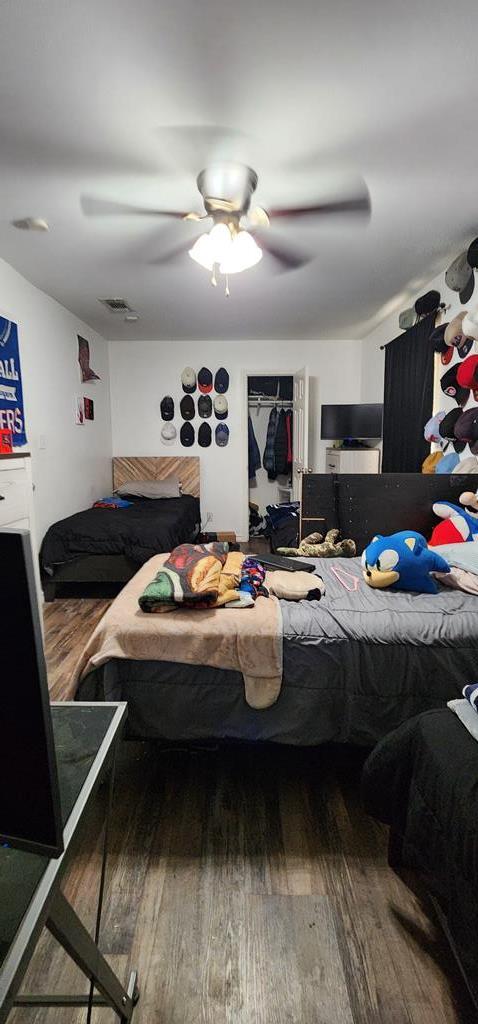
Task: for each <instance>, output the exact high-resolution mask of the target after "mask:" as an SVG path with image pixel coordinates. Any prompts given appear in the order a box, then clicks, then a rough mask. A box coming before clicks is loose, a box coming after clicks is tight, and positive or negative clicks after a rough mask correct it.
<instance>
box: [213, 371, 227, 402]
mask: <svg viewBox="0 0 478 1024" xmlns="http://www.w3.org/2000/svg"><path fill="white" fill-rule="evenodd" d="M214 387H215V389H216V391H217V393H218V394H219V395H225V394H226V391H227V389H228V387H229V374H228V372H227V370H225V369H224V367H223V366H220V367H219V369H218V371H217V373H216V376H215V378H214Z"/></svg>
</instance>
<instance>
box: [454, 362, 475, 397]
mask: <svg viewBox="0 0 478 1024" xmlns="http://www.w3.org/2000/svg"><path fill="white" fill-rule="evenodd" d="M456 379H457V381H458V384H460V386H461V387H462V388H473V390H476V389H477V388H478V356H468V359H464V360H463V362H462V363H459V365H458V369H457V373H456Z"/></svg>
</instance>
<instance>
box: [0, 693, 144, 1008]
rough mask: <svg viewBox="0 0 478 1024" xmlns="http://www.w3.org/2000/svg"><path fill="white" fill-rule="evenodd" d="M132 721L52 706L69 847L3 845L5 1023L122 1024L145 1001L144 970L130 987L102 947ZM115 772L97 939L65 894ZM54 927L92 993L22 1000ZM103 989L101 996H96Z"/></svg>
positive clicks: (0, 904)
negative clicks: (102, 789) (109, 858)
mask: <svg viewBox="0 0 478 1024" xmlns="http://www.w3.org/2000/svg"><path fill="white" fill-rule="evenodd" d="M126 716H127V705H126V704H124V703H119V704H116V703H114V704H106V703H105V704H103V703H102V704H93V703H92V704H89V703H88V704H82V703H76V702H73V703H58V704H53V705H52V722H53V734H54V741H55V750H56V757H57V764H58V777H59V785H60V799H61V810H62V821H63V829H64V844H65V849H64V853H63V854H62V855H61V857H58V858H57V859H50V858H48V857H45V856H39V855H38V854H34V853H25V852H23V851H21V850H14V849H11V848H8V847H2V848H0V1024H2V1022H3V1021H5V1020H6V1019H7V1017H8V1014H9V1012H10V1010H11V1008H12V1006H19V1005H20V1006H39V1005H41V1006H88V1018H87V1019H88V1020H89V1019H90V1016H91V1008H92V1006H98V1005H101V1006H110V1007H112V1008H113V1009H114V1010H115V1011H116V1013H117V1014H118V1016H119V1018H120V1020H121V1021H122V1022H127V1021H130V1020H131V1017H132V1013H133V1009H134V1005H135V1002H136V1001H137V998H138V991H137V986H136V973H135V972H132V973H131V976H130V979H129V982H128V987H127V989H124V988H123V986H122V985H121V983H120V981H119V980H118V978H117V977H116V975H115V974H114V972H113V971H112V970H111V968H110V966H109V964H108V963H107V961H106V960H105V959H104V957H103V956H102V954H101V953H100V951H99V949H98V945H97V943H98V937H99V928H100V922H101V908H102V901H103V891H104V881H105V868H106V855H107V838H108V819H109V812H110V809H111V802H112V795H113V783H114V760H115V752H116V747H117V744H118V742H119V740H120V739H121V735H122V732H123V727H124V724H125V721H126ZM108 772H109V774H110V786H109V800H108V810H107V815H106V822H105V840H104V849H103V863H102V870H101V879H100V895H99V903H98V913H97V920H96V931H95V938H94V939H93V938H92V937H91V936H90V934H89V932H87V930H86V929H85V927H84V925H83V924H82V923H81V921H80V919H79V918H78V916H77V914H76V913H75V911H74V910H73V908H72V907H71V905H70V904H69V903H68V901H67V900H66V898H65V896H64V895H63V893H62V891H61V889H60V881H61V878H62V876H63V874H64V872H65V869H66V867H67V865H68V862H69V855H70V854H71V852H72V846H73V845H74V844H73V840H74V838H75V836H76V834H77V832H78V829H79V826H80V824H81V821H82V818H83V815H84V813H85V811H86V809H87V808H88V806H89V804H90V801H91V800H92V798H93V796H94V794H95V792H96V790H97V788H98V786H99V784H100V783H101V781H102V780H103V779H104V777H105V775H106V774H107V773H108ZM44 925H46V927H47V928H48V929H49V931H50V932H51V933H52V934H53V935H54V937H55V938H56V939H57V940H58V941H59V942H60V943H61V945H62V946H63V947H64V949H65V950H66V951H67V953H68V954H69V955H70V956H71V957H72V959H73V960H74V961H75V963H76V964H77V965H78V966H79V967H80V968H81V970H82V971H83V973H84V974H85V975H86V977H87V978H88V979H89V981H90V993H89V995H79V996H74V995H73V996H61V995H51V996H50V995H41V996H40V995H35V994H31V995H18V989H19V986H20V984H21V981H22V978H23V975H24V974H25V971H26V969H27V967H28V963H29V961H30V959H31V956H32V954H33V951H34V949H35V945H36V943H37V940H38V937H39V935H40V932H41V930H42V928H43V926H44ZM94 989H97V990H98V991H99V992H100V993H101V996H98V995H94V994H93V990H94Z"/></svg>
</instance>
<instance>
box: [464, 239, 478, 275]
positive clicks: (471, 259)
mask: <svg viewBox="0 0 478 1024" xmlns="http://www.w3.org/2000/svg"><path fill="white" fill-rule="evenodd" d="M466 258H467V260H468V263H469V264H470V267H473V268H475V267H478V238H474V239H473V241H472V243H471V245H470V246H469V248H468V252H467V254H466Z"/></svg>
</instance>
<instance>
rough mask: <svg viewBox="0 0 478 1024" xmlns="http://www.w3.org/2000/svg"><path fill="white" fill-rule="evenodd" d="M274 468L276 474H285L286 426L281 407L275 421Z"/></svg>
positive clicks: (283, 410)
mask: <svg viewBox="0 0 478 1024" xmlns="http://www.w3.org/2000/svg"><path fill="white" fill-rule="evenodd" d="M274 454H275V469H276V475H277V476H285V475H286V473H287V472H288V465H287V426H286V411H285V409H281V411H280V413H279V420H278V423H277V430H276V436H275V441H274Z"/></svg>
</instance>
